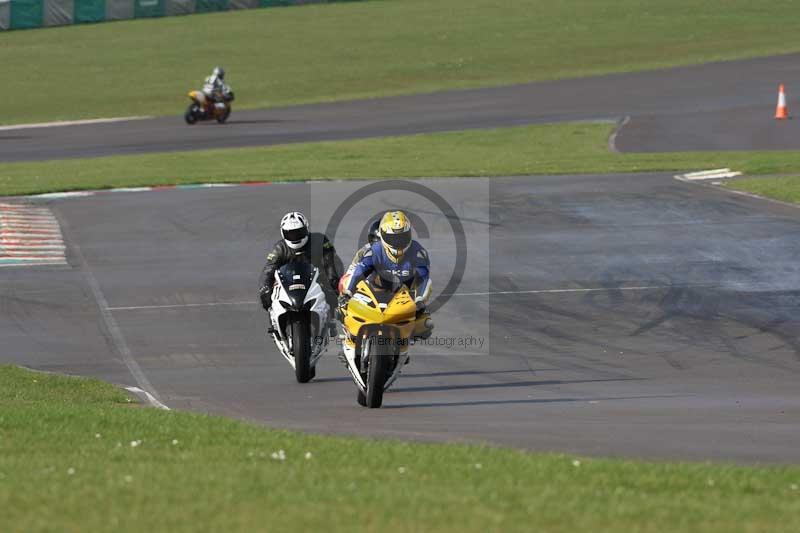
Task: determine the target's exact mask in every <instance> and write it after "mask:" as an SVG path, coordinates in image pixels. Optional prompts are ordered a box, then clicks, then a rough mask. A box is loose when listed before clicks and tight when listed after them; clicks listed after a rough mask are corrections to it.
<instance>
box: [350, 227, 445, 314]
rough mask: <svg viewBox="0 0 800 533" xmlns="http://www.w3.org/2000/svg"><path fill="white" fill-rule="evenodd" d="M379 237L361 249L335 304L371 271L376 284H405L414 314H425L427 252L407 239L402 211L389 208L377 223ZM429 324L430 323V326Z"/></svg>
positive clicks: (428, 289) (428, 290)
mask: <svg viewBox="0 0 800 533" xmlns="http://www.w3.org/2000/svg"><path fill="white" fill-rule="evenodd" d="M378 233H379V237H380V239H379V240H378V241H377V242H374V243H372V244H371V245H369V247H368V248H367V249H366V250H365V252H364V254H363V256H362V257H361V260H360V261H359V262H358V263H357V264H356V266H355V269H354V270H353V274H352V276H351V277H350V280H349V281H348V282H347V284H346V285H345V286H344V290H343V291H342V295H341V296H340V297H339V307H346V306H347V302H348V301H349V299H350V297H351V296H352V295H353V292H354V291H355V288H356V286H357V285H358V283H359V282H360V281H361V280H363V279H366V278H367V277H369V276H370V275H372V274H377V275H376V276H375V277H374V278H373V279H374V281H375V284H376V285H378V286H387V288H388V285H390V284H394V283H403V284H405V285H406V286H407V287H408V288H409V290H410V291H411V294H412V295H414V303H415V304H416V306H417V313H418V314H427V311H426V305H427V302H428V299H429V298H430V295H431V278H430V272H429V269H430V261H429V260H428V252H427V251H426V250H425V248H423V247H422V245H421V244H420V243H419V242H417V241H415V240H413V239H412V238H411V222H410V221H409V219H408V217H407V216H406V214H405V213H403V212H402V211H390V212H388V213H386V214H385V215H383V217H382V218H381V220H380V224H379V232H378ZM431 327H432V326H431Z"/></svg>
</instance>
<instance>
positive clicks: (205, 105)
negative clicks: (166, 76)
mask: <svg viewBox="0 0 800 533" xmlns="http://www.w3.org/2000/svg"><path fill="white" fill-rule="evenodd" d="M188 96H189V99H190V100H191V101H192V103H191V104H189V107H188V108H186V113H184V115H183V118H184V120H186V123H187V124H189V125H191V124H195V123H196V122H198V121H203V120H216V121H217V122H219V123H220V124H224V123H225V121H226V120H228V117H229V116H230V115H231V102H233V98H234V96H233V91H228V92H226V93H221V94H219V96H218V100H217V101H211V100H210V99H209V98H206V95H205V94H204V93H203V92H202V91H189V94H188Z"/></svg>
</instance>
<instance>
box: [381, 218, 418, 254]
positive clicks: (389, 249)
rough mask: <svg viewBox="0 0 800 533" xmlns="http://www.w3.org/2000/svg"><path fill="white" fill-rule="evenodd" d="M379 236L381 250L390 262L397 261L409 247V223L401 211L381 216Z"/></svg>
mask: <svg viewBox="0 0 800 533" xmlns="http://www.w3.org/2000/svg"><path fill="white" fill-rule="evenodd" d="M380 234H381V243H382V245H383V249H384V250H385V251H386V254H387V255H388V256H389V259H391V260H392V261H398V260H399V259H400V258H401V257H402V256H403V254H404V253H405V252H406V250H408V248H409V246H411V222H410V221H409V220H408V217H407V216H406V214H405V213H403V212H402V211H389V212H388V213H386V214H385V215H383V218H381V223H380Z"/></svg>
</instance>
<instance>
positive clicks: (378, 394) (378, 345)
mask: <svg viewBox="0 0 800 533" xmlns="http://www.w3.org/2000/svg"><path fill="white" fill-rule="evenodd" d="M386 341H387V339H386V338H385V337H377V336H376V337H371V338H370V339H369V341H368V342H369V352H368V354H365V355H367V357H368V365H369V366H368V367H367V379H366V380H365V382H366V385H367V392H366V394H363V393H362V392H361V391H359V393H358V403H359V404H360V405H363V406H364V407H369V408H370V409H377V408H378V407H380V406H381V405H383V388H384V387H385V385H386V377H387V374H388V371H389V361H390V358H391V356H392V346H391V343H389V342H386ZM362 400H363V403H362Z"/></svg>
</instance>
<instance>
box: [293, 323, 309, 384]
mask: <svg viewBox="0 0 800 533" xmlns="http://www.w3.org/2000/svg"><path fill="white" fill-rule="evenodd" d="M291 327H292V354H293V355H294V376H295V378H297V382H298V383H308V382H309V381H311V379H312V378H313V377H314V369H313V368H311V336H310V335H309V333H308V319H307V318H306V317H303V316H298V317H296V318H294V320H293V321H292V326H291Z"/></svg>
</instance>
